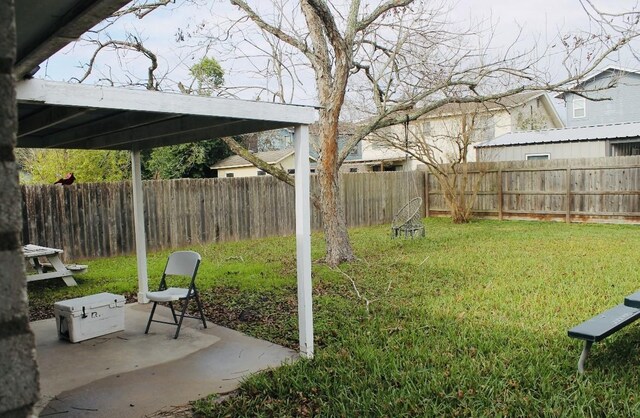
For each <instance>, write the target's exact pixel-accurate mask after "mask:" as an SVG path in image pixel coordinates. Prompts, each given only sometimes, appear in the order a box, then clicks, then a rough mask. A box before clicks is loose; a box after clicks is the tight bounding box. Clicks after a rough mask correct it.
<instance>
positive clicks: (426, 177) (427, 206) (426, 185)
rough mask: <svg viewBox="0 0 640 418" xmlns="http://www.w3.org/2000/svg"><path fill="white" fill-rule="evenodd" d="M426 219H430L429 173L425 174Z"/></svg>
mask: <svg viewBox="0 0 640 418" xmlns="http://www.w3.org/2000/svg"><path fill="white" fill-rule="evenodd" d="M424 217H425V218H428V217H429V172H428V171H425V173H424Z"/></svg>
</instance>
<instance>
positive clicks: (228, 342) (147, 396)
mask: <svg viewBox="0 0 640 418" xmlns="http://www.w3.org/2000/svg"><path fill="white" fill-rule="evenodd" d="M149 311H150V306H149V305H139V304H130V305H126V306H125V331H122V332H116V333H113V334H109V335H106V336H103V337H99V338H94V339H91V340H87V341H83V342H81V343H76V344H72V343H69V342H66V341H61V340H59V339H58V336H57V331H56V325H55V319H48V320H44V321H37V322H33V323H32V324H31V326H32V329H33V331H34V333H35V335H36V352H37V357H38V364H39V367H40V385H41V402H40V403H39V404H38V411H39V413H40V416H41V417H45V416H56V417H58V416H62V417H89V416H90V417H143V416H147V415H150V414H153V413H155V412H157V411H159V410H163V409H164V410H166V409H171V408H172V407H173V406H178V405H184V404H186V403H188V402H189V401H192V400H195V399H198V398H201V397H204V396H206V395H208V394H211V393H225V392H228V391H231V390H233V389H235V388H236V387H237V386H238V384H239V383H240V381H241V380H242V379H243V378H244V377H246V376H248V375H250V374H253V373H255V372H257V371H260V370H264V369H267V368H271V367H277V366H279V365H281V364H283V363H284V362H288V361H293V360H294V359H295V358H297V356H298V354H297V353H296V352H295V351H294V350H290V349H288V348H285V347H282V346H279V345H276V344H273V343H270V342H267V341H263V340H258V339H255V338H252V337H249V336H247V335H244V334H242V333H239V332H236V331H233V330H230V329H228V328H224V327H219V326H217V325H214V324H211V323H208V328H207V329H203V328H202V324H198V322H197V321H195V320H190V321H188V322H187V320H185V324H184V325H183V327H182V330H181V331H180V337H179V338H178V339H177V340H174V339H173V333H174V332H175V328H174V327H171V326H168V325H163V324H155V323H154V324H152V326H151V330H150V332H149V334H147V335H145V334H144V328H145V326H146V320H147V318H148V314H149ZM158 312H159V313H160V314H161V315H162V316H164V317H165V318H169V317H170V312H169V310H168V309H162V310H159V311H158ZM156 315H158V313H156ZM196 326H198V327H199V328H195V327H196Z"/></svg>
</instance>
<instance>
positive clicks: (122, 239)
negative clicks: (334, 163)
mask: <svg viewBox="0 0 640 418" xmlns="http://www.w3.org/2000/svg"><path fill="white" fill-rule="evenodd" d="M340 181H341V197H342V199H343V203H344V209H345V216H346V220H347V225H348V226H367V225H375V224H381V223H389V222H391V219H392V217H393V214H394V213H395V212H396V211H397V210H398V209H399V208H400V207H401V206H402V205H404V204H405V203H406V202H407V201H408V200H409V199H410V198H411V197H413V196H415V195H416V193H422V191H423V190H424V174H423V173H394V172H390V173H374V174H364V173H362V174H360V173H355V174H344V175H342V176H341V178H340ZM311 186H312V191H316V190H317V189H318V185H317V180H316V178H315V176H312V182H311ZM131 194H132V190H131V185H130V183H129V182H120V183H91V184H75V185H71V186H68V187H61V186H59V185H44V186H42V185H39V186H23V187H22V196H23V207H22V216H23V242H24V243H33V244H38V245H44V246H48V247H54V248H61V249H64V251H65V254H64V257H65V260H67V261H71V260H74V259H77V258H92V257H108V256H113V255H120V254H131V253H133V252H135V241H134V231H133V203H132V198H131ZM143 194H144V205H145V213H144V217H145V229H146V233H147V247H148V249H149V250H159V249H165V248H178V247H185V246H188V245H190V244H199V243H209V242H217V241H233V240H239V239H246V238H261V237H267V236H276V235H288V234H293V233H295V202H294V189H293V187H291V186H289V185H286V184H284V183H283V182H281V181H278V180H276V179H274V178H272V177H269V176H264V177H262V176H261V177H246V178H220V179H183V180H162V181H145V182H143ZM311 222H312V228H314V229H319V228H321V227H322V224H321V220H320V216H319V215H318V212H317V210H316V209H315V208H314V209H313V210H312V216H311Z"/></svg>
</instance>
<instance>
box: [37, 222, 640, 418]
mask: <svg viewBox="0 0 640 418" xmlns="http://www.w3.org/2000/svg"><path fill="white" fill-rule="evenodd" d="M425 224H426V227H427V237H426V238H425V239H421V240H413V241H412V240H391V239H390V238H389V231H388V228H387V227H372V228H362V229H354V230H352V231H350V236H351V238H352V242H353V245H354V247H355V251H356V254H357V256H358V257H359V260H358V261H357V262H355V263H352V264H348V265H342V266H340V268H339V269H330V268H328V267H327V266H326V265H324V264H322V263H320V262H316V263H314V266H313V279H314V299H313V302H314V317H315V333H316V340H315V342H316V356H315V358H314V359H313V360H301V361H298V362H296V363H295V364H292V365H288V366H284V367H280V368H278V369H275V370H271V371H268V372H266V373H262V374H258V375H255V376H253V377H251V378H249V379H247V380H246V381H245V382H244V383H243V385H242V386H241V388H240V389H239V391H238V392H237V394H236V395H235V396H233V397H231V398H229V399H227V400H225V401H224V402H222V403H218V402H216V400H215V399H216V397H211V398H208V399H204V400H200V401H197V402H194V405H193V407H194V411H195V413H196V414H200V415H205V416H277V417H282V416H331V417H333V416H389V417H402V416H407V417H410V416H477V417H481V416H558V417H565V416H576V417H581V416H607V417H609V416H623V417H629V416H640V402H639V400H638V396H640V395H639V394H638V391H637V388H638V387H639V384H640V350H639V349H640V331H639V330H638V328H637V326H635V325H631V326H629V327H627V328H625V329H623V330H622V331H619V332H618V333H616V334H614V335H613V336H611V337H609V338H608V339H607V340H605V341H603V342H601V343H598V344H596V345H595V346H594V347H593V350H592V354H591V356H590V358H589V360H588V361H587V365H586V368H587V372H586V374H585V375H578V374H577V373H576V363H577V360H578V356H579V354H580V351H581V348H582V346H581V342H580V341H577V340H573V339H570V338H568V337H567V329H569V328H571V327H572V326H574V325H576V324H578V323H580V322H582V321H584V320H586V319H588V318H589V317H591V316H593V315H595V314H597V313H599V312H601V311H603V310H605V309H607V308H609V307H611V306H613V305H616V304H619V303H621V302H622V300H623V298H624V296H626V295H628V294H630V293H632V292H633V291H635V290H636V289H637V288H640V257H638V254H639V250H640V230H639V229H638V228H639V227H638V226H628V225H627V226H623V225H577V224H576V225H566V224H562V223H543V222H494V221H477V222H472V223H471V224H467V225H453V224H451V222H450V221H448V220H447V219H427V220H426V221H425ZM312 246H313V255H312V257H313V258H314V259H319V258H320V257H321V256H322V254H323V242H322V237H321V236H320V235H314V236H313V240H312ZM193 249H195V250H196V251H199V252H201V254H202V255H203V260H204V261H203V264H202V268H201V271H200V274H199V283H200V286H201V289H202V290H203V297H204V299H205V300H206V305H207V315H208V317H210V318H211V319H212V320H213V321H214V322H217V323H220V324H222V325H226V326H231V327H234V328H236V329H239V330H241V331H243V332H246V333H249V334H252V335H255V336H257V337H260V338H266V339H269V340H272V341H275V342H278V343H280V344H285V345H289V346H292V347H293V346H295V344H296V341H297V323H296V321H297V320H296V317H295V312H296V307H295V304H296V299H295V242H294V240H293V238H272V239H264V240H257V241H245V242H238V243H227V244H220V245H209V246H203V247H195V248H193ZM167 254H168V253H167V252H163V253H157V254H154V255H153V256H152V257H150V259H149V274H150V276H151V277H156V278H157V277H158V276H159V274H160V273H161V271H162V268H163V267H164V261H165V260H166V256H167ZM84 263H85V264H89V266H90V267H89V271H88V272H87V273H86V274H84V275H83V276H80V279H79V283H80V286H78V288H66V287H63V286H62V285H60V284H46V285H43V284H39V283H34V284H29V296H30V299H31V305H32V306H45V305H47V304H49V303H51V301H53V300H60V299H62V298H67V297H73V296H78V295H81V294H90V293H96V292H100V291H113V292H120V293H134V292H135V286H136V280H135V259H134V258H133V257H120V258H113V259H109V260H89V261H87V262H84ZM352 281H353V283H352ZM354 284H355V286H356V287H357V289H358V291H359V293H360V296H361V297H360V298H359V297H358V296H357V295H356V292H355V290H354ZM32 285H33V286H32ZM152 286H155V282H154V283H152ZM367 301H368V305H367ZM32 309H33V308H32Z"/></svg>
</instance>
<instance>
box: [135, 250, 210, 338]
mask: <svg viewBox="0 0 640 418" xmlns="http://www.w3.org/2000/svg"><path fill="white" fill-rule="evenodd" d="M200 260H201V257H200V254H198V253H196V252H194V251H176V252H174V253H172V254H171V255H170V256H169V259H168V260H167V265H166V266H165V267H164V273H163V274H162V279H161V280H160V287H159V289H158V291H157V292H147V298H148V299H149V300H150V301H151V302H153V307H152V308H151V314H150V315H149V322H147V329H146V330H145V331H144V333H145V334H147V333H148V332H149V327H150V326H151V323H152V322H160V323H162V324H169V325H175V326H177V327H178V329H177V330H176V335H175V336H174V337H173V338H178V334H180V328H181V327H182V320H183V319H184V318H195V319H201V320H202V325H204V327H205V328H206V327H207V322H206V321H205V319H204V313H203V312H202V303H201V302H200V296H199V295H198V289H197V287H196V274H197V273H198V267H199V266H200ZM172 276H187V277H191V283H190V284H189V287H188V288H184V287H169V285H168V284H167V282H168V281H171V279H172ZM168 279H169V280H168ZM191 299H195V301H196V304H197V305H198V311H199V312H200V316H191V315H186V312H187V307H188V306H189V301H190V300H191ZM179 301H180V302H182V308H181V311H180V318H178V316H177V315H176V311H175V310H174V308H173V302H179ZM158 303H168V304H169V308H170V309H171V315H173V322H167V321H160V320H157V319H153V315H154V314H155V312H156V306H157V305H158Z"/></svg>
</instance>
